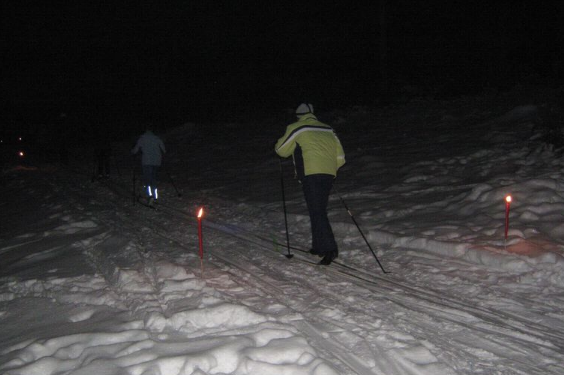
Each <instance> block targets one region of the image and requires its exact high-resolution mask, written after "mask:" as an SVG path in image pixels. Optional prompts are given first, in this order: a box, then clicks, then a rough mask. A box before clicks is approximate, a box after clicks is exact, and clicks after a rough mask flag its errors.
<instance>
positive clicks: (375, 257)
mask: <svg viewBox="0 0 564 375" xmlns="http://www.w3.org/2000/svg"><path fill="white" fill-rule="evenodd" d="M333 188H334V189H335V193H337V196H338V197H339V199H340V200H341V202H343V206H345V210H347V212H348V213H349V216H350V217H351V219H352V221H353V223H354V225H356V229H358V232H359V233H360V235H361V236H362V238H363V239H364V242H366V245H368V248H369V249H370V252H372V255H374V259H376V262H378V265H379V266H380V268H381V269H382V272H384V273H391V272H388V271H386V270H385V269H384V267H383V266H382V263H380V261H379V260H378V257H377V256H376V253H375V252H374V250H372V246H370V243H368V240H367V239H366V237H365V236H364V233H362V230H361V229H360V226H359V225H358V223H357V222H356V219H355V218H354V215H353V214H352V212H351V210H349V207H348V206H347V204H346V203H345V200H344V199H343V197H342V196H341V195H340V194H339V192H338V191H337V188H336V187H333Z"/></svg>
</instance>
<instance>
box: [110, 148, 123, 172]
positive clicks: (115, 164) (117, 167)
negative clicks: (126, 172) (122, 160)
mask: <svg viewBox="0 0 564 375" xmlns="http://www.w3.org/2000/svg"><path fill="white" fill-rule="evenodd" d="M110 157H111V158H112V159H113V160H114V166H115V167H116V171H117V174H118V176H119V177H121V171H120V170H119V165H118V162H117V159H116V157H115V155H113V153H112V154H110Z"/></svg>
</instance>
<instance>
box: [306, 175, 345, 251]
mask: <svg viewBox="0 0 564 375" xmlns="http://www.w3.org/2000/svg"><path fill="white" fill-rule="evenodd" d="M333 179H334V177H333V176H332V175H329V174H313V175H309V176H305V177H304V178H303V179H302V187H303V190H304V196H305V201H306V204H307V208H308V211H309V218H310V221H311V239H312V250H313V251H314V252H315V253H318V254H326V253H328V252H331V251H335V252H337V243H336V242H335V236H334V235H333V230H332V229H331V224H329V219H328V218H327V203H328V202H329V193H330V192H331V188H332V187H333Z"/></svg>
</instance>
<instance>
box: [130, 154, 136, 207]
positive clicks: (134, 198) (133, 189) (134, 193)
mask: <svg viewBox="0 0 564 375" xmlns="http://www.w3.org/2000/svg"><path fill="white" fill-rule="evenodd" d="M131 169H132V172H133V173H132V174H133V186H132V189H131V191H132V192H133V205H134V206H135V204H136V203H137V189H136V187H135V186H136V182H135V156H133V167H131Z"/></svg>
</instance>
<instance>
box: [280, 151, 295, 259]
mask: <svg viewBox="0 0 564 375" xmlns="http://www.w3.org/2000/svg"><path fill="white" fill-rule="evenodd" d="M278 161H279V163H280V186H281V187H282V205H283V207H284V224H285V225H286V246H287V248H288V254H286V255H285V256H286V258H288V259H291V258H292V257H293V256H294V254H292V253H290V234H289V233H288V214H287V212H286V194H285V193H284V173H283V171H282V159H278Z"/></svg>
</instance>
